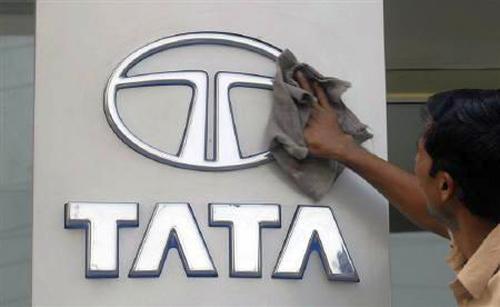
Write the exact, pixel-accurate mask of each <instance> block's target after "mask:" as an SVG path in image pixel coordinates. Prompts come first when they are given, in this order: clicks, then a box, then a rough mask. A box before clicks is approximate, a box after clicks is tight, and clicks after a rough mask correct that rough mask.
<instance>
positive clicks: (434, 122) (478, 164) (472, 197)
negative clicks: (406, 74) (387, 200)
mask: <svg viewBox="0 0 500 307" xmlns="http://www.w3.org/2000/svg"><path fill="white" fill-rule="evenodd" d="M426 110H427V113H428V117H429V118H428V123H427V127H426V131H425V132H424V135H423V136H422V138H421V139H420V141H419V146H418V147H419V149H418V153H417V157H416V164H415V173H416V174H417V178H418V180H419V183H420V185H421V187H422V189H423V190H424V192H425V194H426V197H427V200H428V206H429V209H430V212H431V213H433V214H434V215H436V216H438V217H440V218H443V219H444V220H445V221H448V222H449V221H452V220H453V213H454V211H455V209H456V206H465V207H466V208H467V209H468V210H469V211H470V212H471V213H472V214H474V215H476V216H479V217H482V218H484V219H485V220H488V221H490V222H493V223H495V224H498V223H499V222H500V90H466V89H464V90H454V91H449V92H443V93H439V94H437V95H434V96H432V97H431V98H430V99H429V102H428V104H427V108H426Z"/></svg>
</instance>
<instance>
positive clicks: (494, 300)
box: [447, 225, 500, 307]
mask: <svg viewBox="0 0 500 307" xmlns="http://www.w3.org/2000/svg"><path fill="white" fill-rule="evenodd" d="M447 262H448V264H449V265H450V267H451V268H452V269H453V270H454V271H455V272H456V273H457V278H456V279H455V281H453V282H452V283H451V284H450V288H451V290H452V291H453V294H454V295H455V298H456V300H457V303H458V305H459V306H460V307H478V306H481V307H485V306H491V307H500V272H499V266H500V225H498V226H497V227H496V228H494V229H493V230H492V231H491V232H490V233H489V234H488V236H487V237H486V238H485V239H484V240H483V242H482V243H481V245H480V246H479V248H478V250H477V251H476V252H475V253H474V254H473V255H472V257H471V258H470V259H469V260H466V259H465V257H464V255H463V254H462V253H461V252H460V251H459V250H458V249H457V247H456V246H455V244H454V243H453V241H452V243H451V251H450V255H449V256H448V259H447Z"/></svg>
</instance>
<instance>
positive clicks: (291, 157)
mask: <svg viewBox="0 0 500 307" xmlns="http://www.w3.org/2000/svg"><path fill="white" fill-rule="evenodd" d="M276 63H277V72H276V77H275V79H274V82H273V106H272V112H271V117H270V120H269V123H268V125H267V137H268V139H269V141H270V151H271V154H272V156H273V157H274V159H275V160H276V162H277V163H278V165H279V166H280V168H281V169H282V170H283V171H284V172H285V173H287V174H288V175H289V176H290V177H291V178H292V180H293V181H295V183H296V184H297V185H298V187H299V188H300V189H301V190H302V191H303V192H304V193H305V194H307V195H308V196H310V197H312V198H313V199H314V200H319V199H321V198H322V197H323V196H324V195H325V193H327V192H328V191H329V190H330V188H331V186H332V185H333V183H334V182H335V180H336V179H337V177H338V176H339V175H340V173H341V172H342V170H343V168H344V166H343V165H342V164H341V163H339V162H338V161H335V160H328V159H323V158H318V157H312V156H310V155H308V148H307V144H306V142H305V139H304V128H305V126H306V124H307V121H308V119H309V115H310V113H311V109H312V104H313V102H314V101H315V99H316V98H315V97H314V96H313V95H312V94H310V93H309V92H307V91H305V90H303V89H302V88H301V87H300V86H299V84H298V83H297V82H296V81H295V80H294V79H293V75H294V73H295V71H296V70H298V69H300V71H301V72H302V73H303V74H304V75H305V76H306V77H307V79H308V80H316V81H317V82H319V84H320V85H321V86H322V87H323V88H324V90H325V92H326V95H327V96H328V100H329V102H330V103H331V104H332V106H333V108H334V109H335V111H336V112H337V118H338V121H339V125H340V127H341V128H342V130H343V131H344V132H345V133H348V134H350V135H352V136H353V138H354V140H355V141H356V142H358V143H362V142H364V141H366V140H367V139H370V138H371V137H372V134H371V133H370V132H368V128H367V126H366V125H365V124H363V123H361V121H360V120H359V119H358V118H357V117H356V115H354V113H352V112H351V110H349V109H348V108H347V106H346V105H345V104H344V103H343V102H342V100H341V95H342V94H343V93H344V92H345V91H346V90H347V89H348V88H349V87H350V86H351V84H350V83H349V82H347V81H343V80H340V79H337V78H333V77H324V76H323V75H321V74H320V73H319V72H317V71H316V70H315V69H314V68H312V67H311V66H309V65H307V64H304V63H299V62H298V61H297V59H296V58H295V56H294V55H293V53H292V52H290V51H289V50H285V51H283V52H282V54H281V55H280V56H279V57H278V60H277V62H276Z"/></svg>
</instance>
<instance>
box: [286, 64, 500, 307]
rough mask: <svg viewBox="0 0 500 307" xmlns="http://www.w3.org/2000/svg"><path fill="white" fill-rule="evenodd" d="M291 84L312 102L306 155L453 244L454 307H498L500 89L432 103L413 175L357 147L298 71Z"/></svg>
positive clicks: (439, 98)
mask: <svg viewBox="0 0 500 307" xmlns="http://www.w3.org/2000/svg"><path fill="white" fill-rule="evenodd" d="M295 79H296V80H297V82H298V83H299V84H300V86H301V87H302V88H303V89H305V90H306V91H308V92H310V93H313V94H314V95H315V96H316V98H317V102H315V103H314V105H313V111H312V113H311V117H310V119H309V121H308V124H307V126H306V129H305V131H304V137H305V140H306V142H307V144H308V147H309V151H310V154H311V155H314V156H318V157H324V158H330V159H335V160H338V161H340V162H342V163H343V164H345V165H346V166H347V167H349V168H351V169H352V170H353V171H355V172H356V173H358V174H359V175H360V176H362V177H363V178H365V179H366V180H367V181H368V182H370V183H371V184H372V185H373V186H374V187H375V188H377V189H378V190H379V191H380V192H381V193H382V194H383V195H384V196H385V197H386V198H387V199H389V201H390V202H391V204H393V205H394V206H395V207H396V208H397V209H398V210H399V211H401V212H402V213H403V214H404V215H405V216H407V217H408V218H409V219H411V220H412V221H413V222H414V223H415V224H417V225H418V226H420V227H422V228H423V229H426V230H429V231H432V232H435V233H437V234H439V235H441V236H443V237H446V238H449V239H450V240H451V253H450V257H449V259H448V263H449V264H450V266H451V267H452V269H453V270H455V272H457V278H456V280H455V281H454V282H453V283H452V284H450V288H451V289H452V291H453V294H454V295H455V298H456V299H457V302H458V304H459V305H460V306H500V273H499V272H498V269H499V265H500V226H498V224H499V222H500V176H499V175H500V90H455V91H450V92H444V93H440V94H437V95H435V96H433V97H431V98H430V100H429V102H428V104H427V113H428V117H429V118H428V120H427V124H426V131H425V132H424V134H423V136H422V137H421V138H420V140H419V142H418V150H417V154H416V158H415V175H413V174H409V173H407V172H405V171H403V170H402V169H400V168H398V167H396V166H394V165H392V164H390V163H388V162H386V161H384V160H382V159H380V158H378V157H377V156H375V155H373V154H371V153H370V152H368V151H366V150H365V149H363V148H362V147H361V146H359V145H357V144H356V143H355V142H354V141H353V139H352V137H351V136H350V135H347V134H345V133H344V132H343V131H342V130H341V129H340V127H339V125H338V123H337V117H336V113H335V110H334V109H333V107H332V106H331V105H330V104H329V102H328V99H327V97H326V95H325V92H324V90H323V89H322V88H321V86H320V85H319V84H317V83H312V84H311V83H310V82H309V81H308V80H307V79H306V78H305V76H304V74H302V73H300V71H299V72H297V73H296V74H295Z"/></svg>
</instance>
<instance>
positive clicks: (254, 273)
mask: <svg viewBox="0 0 500 307" xmlns="http://www.w3.org/2000/svg"><path fill="white" fill-rule="evenodd" d="M193 44H215V45H223V46H231V47H237V48H244V49H246V50H249V51H252V52H256V53H258V54H260V55H262V56H264V57H267V58H270V59H272V60H275V59H276V58H277V57H278V56H279V54H280V50H279V49H278V48H276V47H274V46H272V45H270V44H268V43H265V42H262V41H260V40H257V39H253V38H250V37H245V36H241V35H237V34H230V33H219V32H201V33H186V34H180V35H175V36H170V37H167V38H164V39H161V40H158V41H156V42H153V43H151V44H149V45H146V46H145V47H142V48H140V49H138V50H137V51H135V52H134V53H132V54H131V55H130V56H128V57H127V58H126V59H125V60H123V61H122V62H121V63H120V65H119V66H118V68H117V69H116V70H115V71H114V72H113V73H112V75H111V77H110V78H109V81H108V84H107V86H106V90H105V99H104V111H105V113H106V117H107V119H108V122H109V124H110V125H111V127H112V129H113V130H114V132H115V133H116V134H117V135H118V136H119V137H120V139H121V140H122V141H123V142H125V143H126V144H127V145H129V146H130V147H132V148H133V149H134V150H136V151H137V152H139V153H140V154H142V155H144V156H146V157H149V158H151V159H154V160H156V161H159V162H162V163H167V164H170V165H173V166H177V167H182V168H190V169H197V170H211V171H217V170H230V169H239V168H246V167H251V166H255V165H258V164H261V163H264V162H266V161H268V160H269V153H268V152H260V153H255V154H253V155H250V156H243V155H242V154H241V150H240V147H239V143H238V136H237V133H236V129H235V124H234V119H233V114H232V111H231V106H230V101H229V90H230V89H231V88H232V87H236V86H241V87H253V88H262V89H270V88H271V86H272V78H271V77H266V76H259V75H251V74H244V73H239V72H229V71H219V72H217V73H216V74H215V76H213V78H214V82H215V107H214V108H215V110H214V117H215V118H214V119H213V121H210V122H213V123H214V128H213V129H212V131H213V135H210V133H209V130H210V129H208V118H207V117H208V114H209V112H208V108H209V107H208V97H207V96H208V95H207V89H208V83H209V76H208V74H207V73H206V72H204V71H167V72H155V73H150V74H140V75H129V74H128V72H129V70H130V69H131V68H132V67H133V66H134V65H135V64H137V63H138V62H140V61H141V60H144V59H145V58H147V57H149V56H151V55H153V54H155V53H158V52H160V51H163V50H166V49H169V48H181V47H184V46H190V45H193ZM168 85H186V86H189V87H191V88H192V91H193V98H192V102H191V107H190V109H189V116H188V120H187V124H186V128H185V132H184V136H183V139H182V143H181V146H180V149H179V152H178V153H177V154H175V155H174V154H169V153H167V152H164V151H161V150H159V149H157V148H156V147H154V146H152V145H150V144H147V143H146V142H144V141H142V140H141V139H139V138H138V137H137V136H136V135H135V134H134V133H133V132H132V131H130V130H129V128H128V127H127V126H126V125H125V124H124V122H123V121H122V119H121V118H120V115H119V113H118V110H117V101H116V100H117V98H116V97H117V91H118V90H120V89H125V88H135V87H148V86H168ZM208 139H211V140H214V142H213V148H211V149H212V152H211V153H207V150H206V148H207V147H208V146H207V145H208V141H207V140H208ZM138 216H139V204H138V203H118V202H117V203H102V202H81V201H74V202H68V203H67V204H66V205H65V219H64V221H65V223H64V226H65V227H66V228H80V229H84V230H85V233H86V244H85V246H86V257H85V258H86V264H85V267H86V270H85V272H86V273H85V276H86V277H87V278H117V277H118V275H119V268H118V263H119V262H120V261H119V241H120V240H119V230H120V229H121V228H123V227H138V226H139V219H138ZM281 223H282V220H281V206H280V205H279V204H269V203H267V204H266V203H254V204H247V203H237V202H235V203H211V204H209V205H208V225H209V226H210V228H212V227H225V228H227V229H228V232H229V243H230V244H229V251H228V252H229V257H228V259H229V276H230V277H231V278H260V277H262V274H263V273H262V253H263V251H262V243H261V242H262V238H261V235H262V229H265V228H266V229H267V228H280V227H281ZM203 232H205V231H203ZM203 232H202V230H201V229H200V227H199V224H198V222H197V219H196V217H195V215H194V213H193V210H192V209H191V206H190V204H188V203H182V202H175V203H172V202H162V203H158V204H156V206H155V209H154V211H153V213H152V216H151V218H150V221H149V224H148V226H147V228H146V230H145V232H144V235H143V239H142V241H141V243H140V245H139V246H138V249H137V253H136V255H135V259H134V261H133V264H132V266H131V268H130V271H129V274H128V276H129V278H153V277H158V276H160V274H161V272H162V268H163V265H164V263H165V259H166V257H167V255H168V254H169V251H170V250H171V249H176V250H177V251H178V253H179V256H180V259H181V262H182V266H183V268H184V270H185V272H186V275H187V276H188V277H217V276H218V275H219V274H218V271H217V269H216V263H214V261H213V259H212V257H211V255H210V249H209V247H208V245H207V243H206V241H205V239H204V235H203ZM281 246H282V248H281V252H280V253H279V255H276V264H275V267H274V270H273V272H272V275H271V276H272V277H273V278H275V279H300V278H302V276H303V274H304V271H305V269H306V266H307V263H308V261H309V255H310V254H311V253H312V252H317V253H318V254H319V256H320V259H321V262H322V265H323V268H324V270H325V273H326V276H327V278H328V279H329V280H340V281H350V282H357V281H359V278H358V274H357V272H356V269H355V267H354V264H353V261H352V259H351V256H350V255H349V252H348V251H347V246H346V244H345V242H344V239H343V238H342V235H341V233H340V229H339V226H338V224H337V221H336V220H335V217H334V214H333V211H332V209H331V208H330V207H327V206H304V205H299V206H297V207H296V210H295V215H294V217H293V219H292V221H291V223H290V226H289V228H288V234H287V235H286V238H284V240H283V243H282V245H281Z"/></svg>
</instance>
